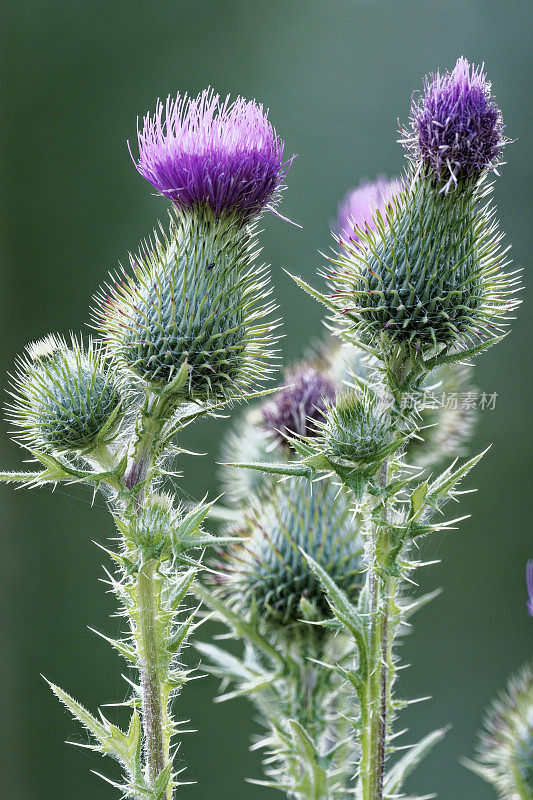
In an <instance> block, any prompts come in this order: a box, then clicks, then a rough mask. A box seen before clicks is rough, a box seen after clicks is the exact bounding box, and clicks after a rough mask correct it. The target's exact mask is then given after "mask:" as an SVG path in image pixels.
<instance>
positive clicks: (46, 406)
mask: <svg viewBox="0 0 533 800" xmlns="http://www.w3.org/2000/svg"><path fill="white" fill-rule="evenodd" d="M12 396H13V398H14V401H13V402H12V403H11V404H10V405H9V406H8V416H9V419H10V420H11V421H12V422H13V423H14V424H15V425H16V426H17V428H19V429H20V431H19V432H18V434H17V438H18V439H19V441H20V442H21V443H22V444H23V445H24V446H27V447H29V448H30V449H35V450H39V451H42V452H45V453H51V452H60V453H62V452H63V453H64V452H69V451H70V452H89V451H91V450H92V449H94V448H95V447H96V446H97V445H98V444H100V445H105V444H106V443H107V442H109V441H110V440H112V439H113V438H114V436H115V435H116V433H117V429H118V426H119V424H120V422H121V420H122V417H123V411H124V408H123V399H122V395H121V389H120V386H119V383H118V381H117V380H116V378H115V376H114V374H113V372H112V370H110V369H109V365H108V363H107V362H106V358H105V355H104V351H103V349H102V347H101V346H100V345H99V344H97V343H95V342H94V341H93V340H92V339H89V340H88V342H87V343H86V344H84V343H83V341H82V339H81V338H79V339H78V338H76V337H75V336H73V335H72V336H71V342H70V344H67V342H66V341H65V339H64V338H63V337H62V336H58V335H50V336H46V337H45V338H44V339H41V340H39V341H37V342H34V343H32V344H30V345H28V347H27V348H26V353H25V354H24V355H23V356H21V357H20V358H19V360H18V363H17V372H16V375H15V378H14V381H13V391H12Z"/></svg>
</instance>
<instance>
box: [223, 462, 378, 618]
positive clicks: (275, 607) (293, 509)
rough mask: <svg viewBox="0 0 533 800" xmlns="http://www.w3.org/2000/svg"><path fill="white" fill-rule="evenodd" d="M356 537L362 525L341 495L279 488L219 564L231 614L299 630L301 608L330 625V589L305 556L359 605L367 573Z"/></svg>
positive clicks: (256, 506)
mask: <svg viewBox="0 0 533 800" xmlns="http://www.w3.org/2000/svg"><path fill="white" fill-rule="evenodd" d="M357 530H358V518H357V517H355V516H354V514H353V512H352V510H351V508H350V502H349V499H348V497H347V494H346V493H345V492H344V491H343V490H339V488H338V487H335V486H333V485H332V484H330V483H319V484H317V485H315V486H314V487H313V490H312V491H310V490H309V486H308V485H306V483H305V482H302V481H300V480H298V479H295V478H291V479H289V480H288V481H286V482H284V483H281V484H277V485H276V486H275V487H274V489H273V491H272V493H271V496H270V497H269V498H268V499H266V498H263V499H261V500H260V501H255V502H254V501H252V505H251V508H250V511H249V513H248V515H247V520H246V523H245V526H244V529H243V530H242V535H243V541H242V544H241V543H239V544H238V545H234V546H232V548H231V549H230V550H229V552H228V553H227V555H225V556H224V557H223V559H222V560H221V562H220V563H217V565H216V566H217V573H218V576H219V577H218V580H219V581H220V583H221V587H220V591H221V593H222V595H223V596H225V597H226V599H227V602H228V603H230V604H231V605H232V607H234V608H236V609H239V610H240V611H242V612H245V613H247V614H248V615H249V614H250V613H252V612H256V613H257V614H258V615H259V617H260V618H261V619H262V620H263V621H264V622H265V623H267V624H272V623H275V624H281V625H287V624H289V623H294V624H296V623H298V621H299V620H301V619H302V617H303V615H304V611H303V610H302V601H303V603H304V605H305V607H306V609H307V610H309V609H310V608H312V609H313V610H314V612H315V613H316V615H317V618H325V617H329V616H330V611H329V606H328V603H327V600H326V595H325V591H324V588H323V587H322V586H321V584H320V581H319V580H318V579H317V577H316V575H315V574H314V573H313V571H312V570H311V569H310V567H309V565H308V564H307V561H306V559H305V556H304V555H303V553H302V550H303V551H304V552H305V553H307V554H309V555H310V556H312V558H314V559H316V560H318V561H320V563H321V564H322V566H323V568H324V569H325V570H326V571H327V572H328V574H330V575H331V576H332V577H333V578H334V579H335V580H336V581H337V583H338V585H339V586H340V587H341V588H342V589H343V590H344V591H345V593H346V594H347V596H348V597H349V598H350V599H351V600H352V601H355V600H356V598H357V596H358V594H359V591H360V589H361V586H362V583H363V577H362V572H363V569H364V566H363V552H362V542H361V540H360V538H359V536H358V533H357ZM302 625H304V626H305V628H308V626H307V625H306V624H305V623H302Z"/></svg>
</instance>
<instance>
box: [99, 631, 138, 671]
mask: <svg viewBox="0 0 533 800" xmlns="http://www.w3.org/2000/svg"><path fill="white" fill-rule="evenodd" d="M89 630H90V631H92V633H96V635H97V636H99V637H100V638H101V639H103V640H104V641H105V642H108V644H110V645H111V647H114V648H115V650H118V652H119V653H120V654H121V655H122V656H124V658H125V659H126V661H129V662H130V663H131V664H136V663H137V660H138V659H137V653H136V652H135V649H134V648H133V647H130V646H129V645H128V644H126V642H123V641H121V640H120V639H110V638H109V636H106V635H105V634H104V633H100V631H97V630H95V628H91V627H89Z"/></svg>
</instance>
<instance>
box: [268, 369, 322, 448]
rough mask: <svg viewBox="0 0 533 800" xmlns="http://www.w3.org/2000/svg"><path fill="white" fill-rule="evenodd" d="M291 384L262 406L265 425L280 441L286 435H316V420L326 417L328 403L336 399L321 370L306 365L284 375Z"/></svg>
mask: <svg viewBox="0 0 533 800" xmlns="http://www.w3.org/2000/svg"><path fill="white" fill-rule="evenodd" d="M284 380H285V382H286V383H287V384H288V385H287V386H285V387H283V388H282V389H280V390H279V392H276V394H275V395H274V396H273V397H272V399H271V400H270V401H269V402H268V403H266V404H265V405H264V406H263V409H262V417H263V427H264V428H265V430H267V431H269V432H270V433H272V435H273V436H274V438H275V439H276V440H277V441H278V443H279V444H285V445H287V444H288V442H287V439H286V438H285V435H286V434H289V435H290V434H298V435H300V436H316V435H317V433H318V428H317V426H316V424H315V423H316V422H318V421H321V420H323V419H324V411H325V410H326V407H327V406H328V404H331V403H334V402H335V387H334V385H333V383H332V382H331V381H330V380H329V379H328V378H327V377H326V376H325V375H323V374H322V373H321V372H320V371H319V370H318V369H316V368H315V367H311V366H304V367H301V368H299V369H297V370H295V371H292V372H290V371H288V372H286V373H285V375H284Z"/></svg>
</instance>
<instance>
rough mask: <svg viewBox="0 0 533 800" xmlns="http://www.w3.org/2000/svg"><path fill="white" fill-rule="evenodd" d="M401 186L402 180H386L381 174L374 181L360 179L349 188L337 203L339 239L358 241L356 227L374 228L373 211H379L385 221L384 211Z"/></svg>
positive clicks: (363, 228)
mask: <svg viewBox="0 0 533 800" xmlns="http://www.w3.org/2000/svg"><path fill="white" fill-rule="evenodd" d="M401 188H402V182H401V181H399V180H397V179H396V178H394V179H392V180H390V181H388V180H387V179H386V178H384V177H383V176H382V175H381V176H380V177H379V178H377V180H375V181H373V182H372V181H361V183H360V184H359V186H357V187H356V188H355V189H351V190H350V191H349V192H348V193H347V194H346V195H345V197H344V199H343V200H342V202H341V203H340V204H339V207H338V210H337V225H338V231H339V236H340V238H341V239H351V240H352V241H353V242H359V241H360V237H359V236H358V235H357V232H356V231H355V228H356V227H359V228H361V229H362V230H365V229H366V230H368V229H370V230H376V225H375V223H374V220H373V216H374V212H376V211H380V212H381V214H382V215H383V219H384V221H385V217H384V212H385V209H386V207H387V205H388V204H389V203H390V201H391V200H392V198H393V197H394V195H396V194H398V192H399V191H400V190H401Z"/></svg>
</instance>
